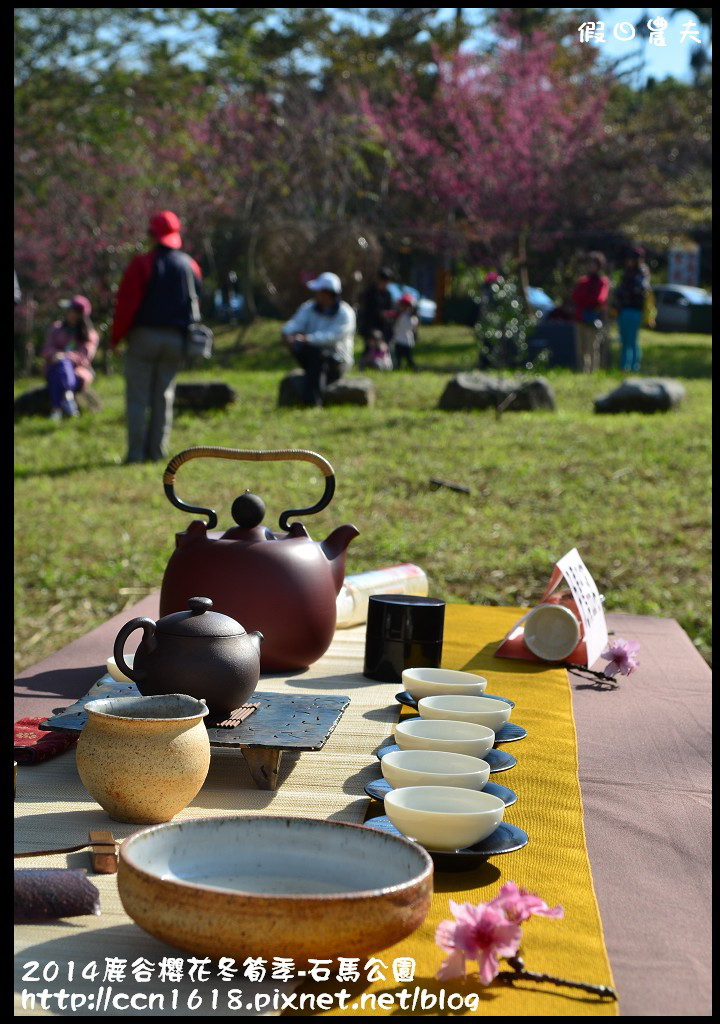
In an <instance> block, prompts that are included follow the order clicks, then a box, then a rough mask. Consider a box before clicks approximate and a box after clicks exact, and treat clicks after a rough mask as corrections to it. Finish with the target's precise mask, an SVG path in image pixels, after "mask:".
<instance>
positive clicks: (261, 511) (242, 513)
mask: <svg viewBox="0 0 720 1024" xmlns="http://www.w3.org/2000/svg"><path fill="white" fill-rule="evenodd" d="M231 514H232V517H233V519H234V520H235V522H236V523H237V524H238V526H239V527H241V528H242V529H243V530H252V529H253V527H255V526H259V525H260V523H261V522H262V521H263V518H264V516H265V502H264V501H263V500H262V498H258V496H257V494H251V493H250V491H245V493H244V494H241V495H240V497H239V498H236V499H235V501H234V502H233V503H232V509H231Z"/></svg>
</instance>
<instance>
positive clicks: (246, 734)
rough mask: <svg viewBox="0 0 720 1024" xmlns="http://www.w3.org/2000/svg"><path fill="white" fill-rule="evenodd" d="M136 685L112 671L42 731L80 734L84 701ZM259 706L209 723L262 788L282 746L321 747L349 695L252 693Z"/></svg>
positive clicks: (272, 779)
mask: <svg viewBox="0 0 720 1024" xmlns="http://www.w3.org/2000/svg"><path fill="white" fill-rule="evenodd" d="M139 696H140V691H139V690H138V688H137V686H136V685H135V683H118V682H116V681H115V680H114V679H113V678H112V676H111V675H104V676H103V677H102V678H101V679H98V681H97V682H96V683H94V684H93V686H92V687H91V688H90V690H89V691H88V692H87V693H86V694H85V696H84V697H81V698H80V699H79V700H78V701H76V702H75V703H74V704H71V705H70V706H69V707H67V708H58V709H57V713H56V714H54V715H53V716H52V717H51V718H48V720H47V722H44V723H43V724H42V725H41V726H40V727H39V728H41V729H58V730H62V731H65V732H80V731H81V729H82V728H83V726H84V725H85V722H86V721H87V712H86V711H85V710H84V706H85V704H87V703H88V701H91V700H100V699H101V698H106V697H139ZM248 699H249V700H251V701H252V702H253V703H255V702H257V703H258V704H259V705H260V706H259V708H258V709H257V711H255V712H254V713H253V714H252V715H250V717H249V718H247V719H246V720H245V721H244V722H240V724H239V725H237V726H235V728H230V729H228V728H218V727H213V725H212V723H210V724H209V725H208V727H207V730H208V737H209V739H210V746H211V747H237V748H239V750H240V751H241V752H242V755H243V757H244V759H245V761H246V762H247V765H248V768H249V769H250V773H251V775H252V777H253V779H254V780H255V783H256V785H257V787H258V789H276V788H277V780H278V772H279V769H280V758H281V757H282V753H283V751H284V750H296V751H301V750H322V748H323V747H324V746H325V744H326V742H327V739H328V737H329V736H330V734H331V733H332V731H333V729H334V728H335V726H336V725H337V723H338V722H339V721H340V717H341V715H342V713H343V711H344V710H345V708H346V707H347V706H348V704H349V703H350V698H349V697H316V696H312V695H310V694H305V695H299V696H297V697H289V696H287V695H285V694H281V693H262V692H256V693H253V694H252V696H251V697H250V698H248Z"/></svg>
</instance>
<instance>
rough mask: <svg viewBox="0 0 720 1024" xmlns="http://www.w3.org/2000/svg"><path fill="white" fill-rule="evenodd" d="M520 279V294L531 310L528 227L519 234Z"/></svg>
mask: <svg viewBox="0 0 720 1024" xmlns="http://www.w3.org/2000/svg"><path fill="white" fill-rule="evenodd" d="M518 279H519V281H520V295H521V297H522V301H523V304H524V306H525V309H526V311H528V312H529V311H530V309H531V306H530V299H529V292H528V289H529V288H530V281H529V279H528V269H527V229H525V230H523V231H521V232H520V235H519V236H518Z"/></svg>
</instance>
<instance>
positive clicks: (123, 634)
mask: <svg viewBox="0 0 720 1024" xmlns="http://www.w3.org/2000/svg"><path fill="white" fill-rule="evenodd" d="M141 628H142V631H143V641H142V642H143V643H144V644H145V646H146V647H147V649H148V651H154V650H155V648H156V647H157V640H156V639H155V623H154V622H153V620H152V619H148V618H147V617H146V616H144V615H143V616H140V617H138V618H137V619H130V621H129V622H126V623H125V625H124V626H123V628H122V629H121V630H120V632H119V633H118V635H117V636H116V637H115V644H114V646H113V657H114V658H115V664H116V665H117V666H118V668H119V669H120V671H121V672H124V673H125V675H126V676H127V677H128V679H132V681H133V682H134V683H141V682H142V681H143V680H144V679H145V671H144V669H136V668H135V667H134V666H133V668H130V666H129V665H128V664H127V662H126V661H125V651H124V648H125V641H126V640H127V638H128V637H129V636H130V634H131V633H132V632H134V630H136V629H141Z"/></svg>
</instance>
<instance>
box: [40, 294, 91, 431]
mask: <svg viewBox="0 0 720 1024" xmlns="http://www.w3.org/2000/svg"><path fill="white" fill-rule="evenodd" d="M61 305H62V306H63V307H64V309H65V314H64V316H63V319H62V320H56V321H55V323H54V324H53V325H52V326H51V327H50V330H49V331H48V333H47V338H46V339H45V344H44V346H43V349H42V352H41V353H40V354H41V356H42V358H43V359H44V361H45V377H46V378H47V382H48V389H49V391H50V407H51V412H50V419H51V420H55V421H58V420H61V419H62V418H63V416H67V417H72V416H79V415H80V413H79V411H78V407H77V402H76V400H75V394H76V393H77V392H78V391H82V390H83V388H86V387H87V386H88V385H89V384H91V383H92V381H93V380H94V379H95V374H94V373H93V370H92V361H93V358H94V356H95V352H96V351H97V347H98V341H99V338H98V332H97V331H96V330H95V328H94V327H93V323H92V320H91V319H90V314H91V313H92V306H91V305H90V302H89V301H88V299H86V298H85V296H84V295H73V297H72V299H69V300H66V301H65V302H63V303H61Z"/></svg>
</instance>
